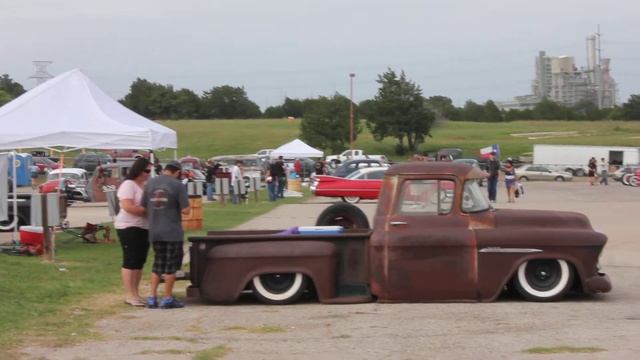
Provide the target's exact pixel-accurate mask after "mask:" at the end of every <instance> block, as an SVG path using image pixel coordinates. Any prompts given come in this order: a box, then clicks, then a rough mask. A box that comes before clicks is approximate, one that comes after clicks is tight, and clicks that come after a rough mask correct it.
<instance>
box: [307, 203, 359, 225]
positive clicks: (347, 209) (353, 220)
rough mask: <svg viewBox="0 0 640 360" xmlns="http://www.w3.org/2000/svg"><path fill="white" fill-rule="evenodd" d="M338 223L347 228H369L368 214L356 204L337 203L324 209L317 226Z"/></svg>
mask: <svg viewBox="0 0 640 360" xmlns="http://www.w3.org/2000/svg"><path fill="white" fill-rule="evenodd" d="M329 225H338V226H342V227H343V228H345V229H369V228H370V226H369V220H368V219H367V215H365V213H364V212H363V211H362V210H360V208H358V207H357V206H355V205H351V204H345V203H336V204H333V205H331V206H329V207H328V208H326V209H324V211H323V212H322V213H320V216H318V220H316V226H329Z"/></svg>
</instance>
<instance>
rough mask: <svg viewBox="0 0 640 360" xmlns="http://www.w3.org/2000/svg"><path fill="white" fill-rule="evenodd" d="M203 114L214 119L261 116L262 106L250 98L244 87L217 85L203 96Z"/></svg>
mask: <svg viewBox="0 0 640 360" xmlns="http://www.w3.org/2000/svg"><path fill="white" fill-rule="evenodd" d="M202 114H203V115H204V116H205V117H207V118H212V119H251V118H257V117H260V115H261V113H260V107H259V106H258V105H256V104H255V103H254V102H253V101H251V100H249V97H248V96H247V93H246V91H245V90H244V88H243V87H233V86H229V85H223V86H216V87H213V88H212V89H211V90H209V91H206V92H205V93H204V95H203V96H202Z"/></svg>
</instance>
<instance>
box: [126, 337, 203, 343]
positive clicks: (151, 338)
mask: <svg viewBox="0 0 640 360" xmlns="http://www.w3.org/2000/svg"><path fill="white" fill-rule="evenodd" d="M131 340H138V341H183V342H188V343H192V344H197V343H199V342H200V340H199V339H197V338H194V337H186V336H133V337H131Z"/></svg>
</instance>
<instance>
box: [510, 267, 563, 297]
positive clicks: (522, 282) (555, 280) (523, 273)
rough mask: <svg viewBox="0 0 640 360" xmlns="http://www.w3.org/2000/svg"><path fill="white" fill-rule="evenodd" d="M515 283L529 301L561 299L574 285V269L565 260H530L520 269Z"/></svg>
mask: <svg viewBox="0 0 640 360" xmlns="http://www.w3.org/2000/svg"><path fill="white" fill-rule="evenodd" d="M513 283H514V284H515V287H516V289H517V290H518V292H519V293H520V295H522V296H523V297H524V298H526V299H527V300H531V301H555V300H559V299H561V298H562V297H563V296H564V295H565V294H566V293H567V292H568V291H569V289H570V288H571V285H572V284H573V268H572V267H571V265H569V264H568V263H567V262H566V261H565V260H560V259H536V260H529V261H527V262H525V263H523V264H522V265H520V266H519V267H518V272H517V274H516V276H515V278H514V281H513Z"/></svg>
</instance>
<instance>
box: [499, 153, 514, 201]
mask: <svg viewBox="0 0 640 360" xmlns="http://www.w3.org/2000/svg"><path fill="white" fill-rule="evenodd" d="M502 171H503V172H504V185H505V186H506V187H507V198H508V202H510V203H514V202H516V188H517V177H516V169H515V168H514V167H513V161H512V160H511V159H507V164H506V165H505V166H504V168H502Z"/></svg>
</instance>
